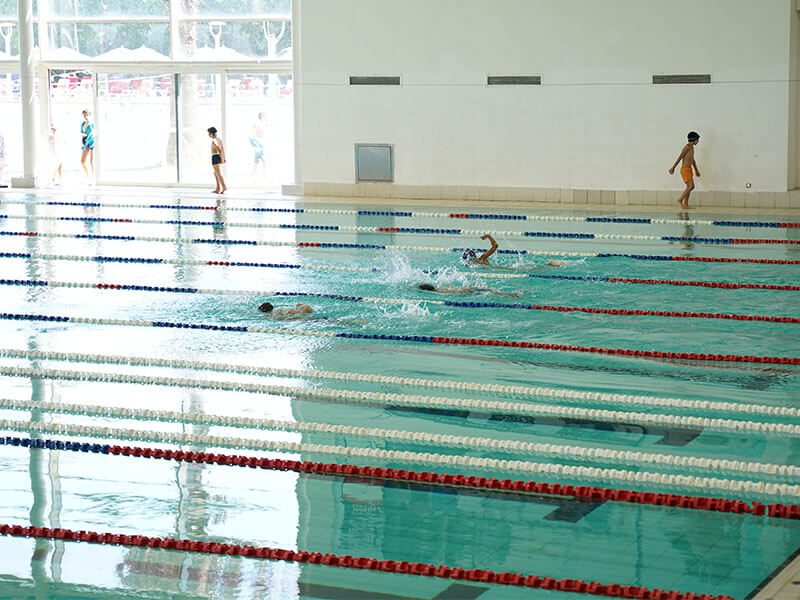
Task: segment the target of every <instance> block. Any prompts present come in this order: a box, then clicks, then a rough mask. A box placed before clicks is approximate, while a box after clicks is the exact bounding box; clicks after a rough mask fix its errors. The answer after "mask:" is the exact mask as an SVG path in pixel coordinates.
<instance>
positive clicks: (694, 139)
mask: <svg viewBox="0 0 800 600" xmlns="http://www.w3.org/2000/svg"><path fill="white" fill-rule="evenodd" d="M686 139H687V140H689V142H699V141H700V134H699V133H697V132H696V131H690V132H689V135H687V136H686Z"/></svg>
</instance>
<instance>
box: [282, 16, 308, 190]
mask: <svg viewBox="0 0 800 600" xmlns="http://www.w3.org/2000/svg"><path fill="white" fill-rule="evenodd" d="M302 2H303V0H294V2H292V89H293V90H294V92H293V100H294V183H292V184H291V185H284V186H283V188H282V192H283V193H284V194H287V195H296V196H300V195H302V194H303V163H302V157H303V153H302V139H303V109H302V107H303V102H302V99H303V67H302V61H301V56H302V51H301V41H300V38H301V33H300V30H301V29H302V26H301V23H300V13H301V12H302V8H301V6H302Z"/></svg>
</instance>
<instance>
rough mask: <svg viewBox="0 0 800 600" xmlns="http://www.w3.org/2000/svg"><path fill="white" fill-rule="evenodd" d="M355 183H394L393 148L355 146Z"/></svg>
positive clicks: (386, 146)
mask: <svg viewBox="0 0 800 600" xmlns="http://www.w3.org/2000/svg"><path fill="white" fill-rule="evenodd" d="M356 181H383V182H389V183H390V182H392V181H394V146H393V145H392V144H356Z"/></svg>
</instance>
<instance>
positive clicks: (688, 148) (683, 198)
mask: <svg viewBox="0 0 800 600" xmlns="http://www.w3.org/2000/svg"><path fill="white" fill-rule="evenodd" d="M687 139H688V143H687V144H686V145H685V146H684V147H683V150H681V153H680V155H679V156H678V159H677V160H676V161H675V164H674V165H672V167H671V168H670V170H669V174H670V175H672V174H674V173H675V167H677V166H678V163H679V162H681V161H683V164H682V165H681V178H682V179H683V183H685V184H686V189H685V190H683V193H682V194H681V195H680V198H678V204H680V207H681V208H692V207H691V206H689V195H690V194H691V193H692V190H693V189H694V176H693V175H692V169H693V168H694V173H695V175H697V177H700V170H699V169H698V168H697V162H696V161H695V160H694V147H695V146H697V144H698V143H700V134H699V133H697V132H696V131H690V132H689V135H688V136H687Z"/></svg>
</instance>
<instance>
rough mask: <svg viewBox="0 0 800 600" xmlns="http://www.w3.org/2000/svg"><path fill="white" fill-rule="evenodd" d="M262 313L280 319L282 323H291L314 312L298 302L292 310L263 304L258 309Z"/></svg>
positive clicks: (306, 305)
mask: <svg viewBox="0 0 800 600" xmlns="http://www.w3.org/2000/svg"><path fill="white" fill-rule="evenodd" d="M258 310H260V311H261V312H263V313H267V314H268V315H270V316H272V317H274V318H275V319H280V320H282V321H292V320H297V319H302V318H303V317H304V316H305V315H308V314H311V313H313V312H314V309H313V308H311V307H310V306H309V305H308V304H303V303H302V302H298V303H297V304H295V305H294V308H288V307H277V308H276V307H275V306H273V305H272V304H270V303H269V302H264V304H262V305H261V306H259V307H258Z"/></svg>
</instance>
